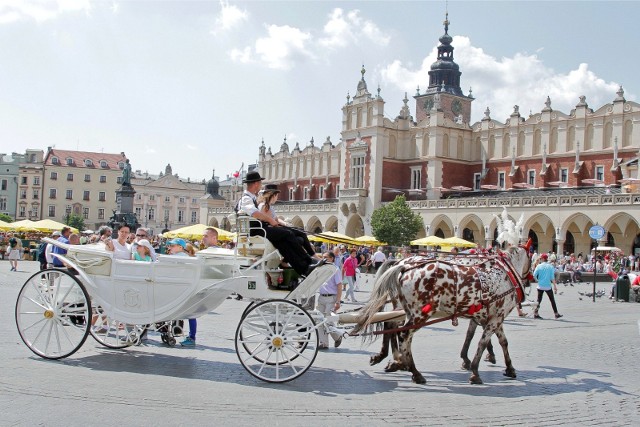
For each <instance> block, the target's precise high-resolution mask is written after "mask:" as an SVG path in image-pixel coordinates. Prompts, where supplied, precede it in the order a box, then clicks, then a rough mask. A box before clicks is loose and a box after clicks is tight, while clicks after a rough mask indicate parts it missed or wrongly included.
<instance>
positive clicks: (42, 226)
mask: <svg viewBox="0 0 640 427" xmlns="http://www.w3.org/2000/svg"><path fill="white" fill-rule="evenodd" d="M30 227H31V228H35V229H36V230H38V231H42V232H43V233H53V232H54V231H60V230H62V228H63V227H69V228H70V229H71V231H72V232H73V233H77V232H78V229H77V228H74V227H71V226H69V225H67V224H63V223H61V222H58V221H54V220H52V219H41V220H40V221H36V222H34V223H32V224H31V226H30Z"/></svg>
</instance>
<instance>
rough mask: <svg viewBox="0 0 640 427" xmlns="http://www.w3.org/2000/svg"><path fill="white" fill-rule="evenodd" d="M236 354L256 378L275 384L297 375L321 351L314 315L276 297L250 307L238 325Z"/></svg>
mask: <svg viewBox="0 0 640 427" xmlns="http://www.w3.org/2000/svg"><path fill="white" fill-rule="evenodd" d="M235 343H236V353H237V355H238V359H239V360H240V363H242V366H244V368H245V369H246V370H247V371H248V372H249V373H250V374H251V375H253V376H254V377H256V378H258V379H261V380H263V381H267V382H272V383H283V382H287V381H291V380H293V379H295V378H298V377H299V376H300V375H302V374H304V373H305V372H306V371H307V369H309V367H311V365H312V364H313V362H314V360H315V358H316V356H317V354H318V330H317V329H316V328H315V323H314V321H313V318H312V317H311V316H310V315H309V313H308V312H307V311H306V310H305V309H304V308H303V307H301V306H300V305H298V304H296V303H295V302H293V301H289V300H282V299H274V300H268V301H263V302H260V303H258V304H255V305H253V306H251V307H250V308H249V309H248V310H247V311H246V313H245V315H244V316H243V317H242V319H241V320H240V323H239V324H238V329H237V330H236V336H235Z"/></svg>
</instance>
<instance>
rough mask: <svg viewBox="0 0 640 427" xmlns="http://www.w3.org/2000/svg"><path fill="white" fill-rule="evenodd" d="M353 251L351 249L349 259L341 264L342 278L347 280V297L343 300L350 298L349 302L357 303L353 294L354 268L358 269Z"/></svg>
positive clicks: (355, 254) (354, 286) (355, 253)
mask: <svg viewBox="0 0 640 427" xmlns="http://www.w3.org/2000/svg"><path fill="white" fill-rule="evenodd" d="M356 256H357V252H356V250H355V249H351V252H350V254H349V258H347V259H345V260H344V263H343V264H342V278H343V279H347V284H348V288H347V296H346V298H345V300H349V298H351V302H357V301H356V296H355V294H354V291H355V288H356V268H358V258H357V257H356Z"/></svg>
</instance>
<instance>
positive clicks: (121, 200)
mask: <svg viewBox="0 0 640 427" xmlns="http://www.w3.org/2000/svg"><path fill="white" fill-rule="evenodd" d="M135 194H136V191H135V190H134V189H133V187H132V186H130V185H123V186H122V187H120V188H119V189H117V190H116V212H114V216H113V218H112V219H111V222H112V223H115V222H117V223H120V224H127V225H129V227H131V229H132V230H135V229H137V228H138V227H139V226H140V224H138V219H137V218H136V214H135V213H134V211H133V196H135ZM113 225H114V224H111V226H112V227H113Z"/></svg>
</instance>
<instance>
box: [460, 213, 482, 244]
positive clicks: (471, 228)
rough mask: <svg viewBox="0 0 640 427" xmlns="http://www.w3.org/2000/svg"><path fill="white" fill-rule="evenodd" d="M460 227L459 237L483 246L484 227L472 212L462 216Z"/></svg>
mask: <svg viewBox="0 0 640 427" xmlns="http://www.w3.org/2000/svg"><path fill="white" fill-rule="evenodd" d="M460 228H461V229H462V232H461V233H460V237H461V238H463V239H464V240H468V241H470V242H474V243H478V244H480V246H484V227H483V226H482V220H481V219H480V217H478V216H477V215H475V214H472V215H468V216H466V217H464V218H462V221H460Z"/></svg>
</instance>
